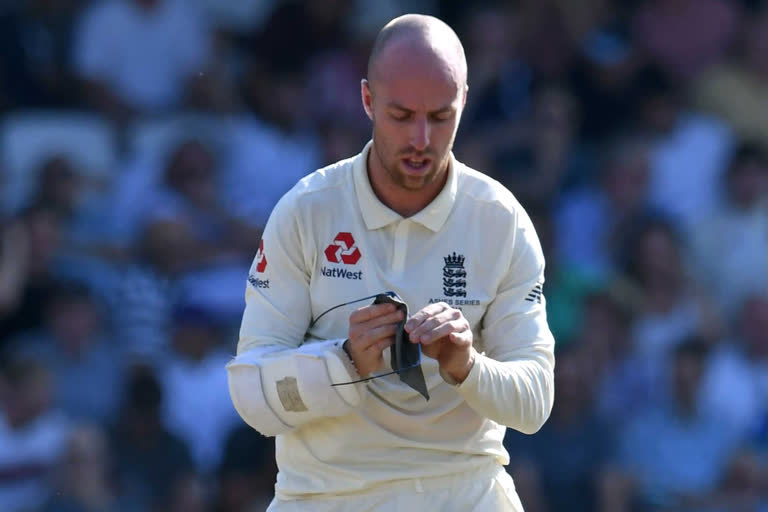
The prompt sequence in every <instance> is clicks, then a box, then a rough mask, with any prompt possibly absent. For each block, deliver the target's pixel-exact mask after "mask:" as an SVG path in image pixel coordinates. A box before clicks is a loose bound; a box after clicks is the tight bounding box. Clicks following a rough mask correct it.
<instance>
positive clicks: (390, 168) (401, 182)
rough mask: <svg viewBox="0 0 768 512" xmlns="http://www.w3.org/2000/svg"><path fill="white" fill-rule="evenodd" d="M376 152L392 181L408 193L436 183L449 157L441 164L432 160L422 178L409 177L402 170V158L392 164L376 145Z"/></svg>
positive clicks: (393, 160)
mask: <svg viewBox="0 0 768 512" xmlns="http://www.w3.org/2000/svg"><path fill="white" fill-rule="evenodd" d="M374 150H375V153H376V159H377V160H378V161H379V163H380V164H381V166H382V167H383V168H384V170H385V171H386V173H387V175H388V176H389V178H390V180H391V181H392V182H393V183H394V184H395V185H397V186H398V187H400V188H402V189H404V190H407V191H417V190H420V189H422V188H424V187H425V186H427V185H429V184H430V183H432V182H434V181H435V180H436V179H437V177H438V174H439V173H440V170H441V169H442V168H444V167H446V166H447V161H448V158H447V156H444V157H443V158H442V160H441V161H440V162H436V161H435V160H434V159H432V161H431V162H430V164H429V167H430V169H429V170H428V171H427V172H426V173H425V174H423V175H421V176H409V175H407V174H405V172H404V171H403V170H402V169H401V166H400V163H401V158H402V157H395V158H393V159H392V160H391V161H390V162H387V161H386V160H385V159H384V156H383V155H382V154H381V152H380V150H379V148H378V147H376V145H375V144H374Z"/></svg>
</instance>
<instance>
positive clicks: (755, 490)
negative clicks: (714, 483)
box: [697, 450, 768, 512]
mask: <svg viewBox="0 0 768 512" xmlns="http://www.w3.org/2000/svg"><path fill="white" fill-rule="evenodd" d="M766 482H768V470H767V466H766V463H765V460H763V457H761V456H760V455H759V454H756V453H753V452H750V451H746V450H744V451H739V452H737V453H736V455H735V456H734V457H733V458H732V459H731V461H730V463H729V464H728V469H727V472H726V475H725V477H724V478H723V480H722V482H721V484H720V486H719V487H718V489H717V491H716V493H715V496H714V497H713V498H710V499H708V500H707V502H706V504H707V505H710V506H712V505H713V504H714V506H715V507H719V508H720V510H723V511H725V510H727V511H729V512H755V511H759V512H762V511H764V510H766V509H768V484H767V483H766ZM697 505H699V506H704V505H705V504H704V503H698V504H697Z"/></svg>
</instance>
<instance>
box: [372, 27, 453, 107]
mask: <svg viewBox="0 0 768 512" xmlns="http://www.w3.org/2000/svg"><path fill="white" fill-rule="evenodd" d="M455 60H456V59H451V56H450V55H446V54H445V52H441V51H435V50H434V49H431V48H420V47H414V46H413V45H409V44H408V43H407V42H406V43H393V44H392V45H391V46H390V47H388V48H387V49H385V50H384V51H383V52H382V54H381V55H380V56H379V59H377V62H376V66H375V72H374V76H373V77H372V79H373V80H372V84H371V87H372V89H373V90H374V94H375V95H376V96H377V97H378V98H377V99H379V100H380V101H383V102H385V103H397V104H398V105H401V106H403V107H406V108H408V109H410V110H419V109H427V110H430V109H436V108H442V107H444V106H446V105H448V104H452V103H454V102H457V101H458V100H459V98H460V95H459V92H460V90H461V85H460V82H461V78H460V70H459V68H458V65H457V64H456V62H455Z"/></svg>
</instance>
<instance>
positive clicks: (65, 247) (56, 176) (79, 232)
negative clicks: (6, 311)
mask: <svg viewBox="0 0 768 512" xmlns="http://www.w3.org/2000/svg"><path fill="white" fill-rule="evenodd" d="M37 176H38V187H37V190H36V191H35V194H34V196H33V197H32V198H31V201H30V204H33V205H34V204H40V205H46V207H50V208H51V209H52V210H53V211H55V212H56V214H57V215H58V217H59V219H60V221H61V228H62V229H61V248H60V250H59V251H58V253H57V258H56V272H57V275H58V276H61V277H65V278H68V279H72V280H79V281H84V282H87V283H88V284H89V285H90V286H91V287H92V288H93V289H94V290H95V291H97V292H98V293H99V294H101V295H102V296H103V295H105V294H106V293H107V292H108V290H109V289H111V288H112V283H113V282H114V280H115V279H116V278H117V276H116V275H115V270H114V267H113V265H114V264H115V263H116V262H119V261H120V260H122V259H124V258H125V257H126V256H127V254H126V252H125V251H124V250H121V249H120V248H119V247H117V246H116V245H115V243H114V240H113V235H112V234H111V233H109V232H108V226H107V224H106V223H105V222H104V217H105V216H106V213H107V211H108V210H109V208H110V205H109V203H108V202H107V200H106V197H105V195H104V193H103V192H104V188H105V187H104V185H105V184H103V183H99V182H98V181H97V180H95V179H93V178H89V177H87V176H86V175H85V174H84V173H83V172H81V171H80V170H79V169H77V168H76V167H75V166H74V164H73V163H72V161H71V160H70V159H68V158H67V156H65V155H60V154H53V155H50V156H49V157H48V158H46V159H45V160H43V162H42V164H41V166H40V170H39V172H38V173H37Z"/></svg>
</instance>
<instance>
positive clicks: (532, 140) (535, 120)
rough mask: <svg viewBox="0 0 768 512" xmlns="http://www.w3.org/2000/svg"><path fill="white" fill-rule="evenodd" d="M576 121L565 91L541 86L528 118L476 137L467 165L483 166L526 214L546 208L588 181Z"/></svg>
mask: <svg viewBox="0 0 768 512" xmlns="http://www.w3.org/2000/svg"><path fill="white" fill-rule="evenodd" d="M578 116H579V113H578V112H577V111H576V104H575V102H574V101H573V98H572V96H571V95H570V93H569V92H568V90H567V89H564V88H563V87H561V86H558V85H552V86H549V85H547V86H543V87H541V88H540V89H538V90H537V91H536V92H535V93H534V96H533V98H532V109H531V110H530V112H529V115H526V116H525V117H524V118H523V119H520V120H518V121H517V122H516V123H509V124H508V126H509V128H508V129H506V130H503V129H502V130H499V129H498V127H496V128H495V129H492V130H491V131H490V132H483V131H480V132H476V133H475V134H473V136H470V141H469V142H468V143H467V145H466V146H464V148H465V149H466V150H468V151H465V152H467V153H468V158H470V159H471V165H475V166H476V165H478V164H481V165H487V167H486V169H488V170H487V171H486V172H487V173H488V174H489V175H491V176H492V177H494V178H495V179H497V180H499V181H500V182H502V183H503V184H504V185H505V186H507V187H508V188H509V189H510V190H511V191H512V192H513V193H514V194H515V197H517V198H518V200H519V201H520V202H521V203H522V204H523V205H524V206H525V207H526V208H527V209H528V210H535V209H541V208H548V207H549V206H550V203H551V202H552V201H553V200H554V198H556V197H558V195H559V194H560V193H561V192H562V191H563V190H565V189H568V188H570V187H573V186H574V185H575V184H576V183H578V182H579V180H586V179H587V177H588V176H589V159H588V158H587V155H585V154H584V153H583V152H582V151H580V147H579V146H578V144H577V142H578V141H577V139H576V128H577V126H578V123H579V121H578ZM483 162H484V163H483Z"/></svg>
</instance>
